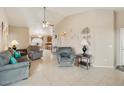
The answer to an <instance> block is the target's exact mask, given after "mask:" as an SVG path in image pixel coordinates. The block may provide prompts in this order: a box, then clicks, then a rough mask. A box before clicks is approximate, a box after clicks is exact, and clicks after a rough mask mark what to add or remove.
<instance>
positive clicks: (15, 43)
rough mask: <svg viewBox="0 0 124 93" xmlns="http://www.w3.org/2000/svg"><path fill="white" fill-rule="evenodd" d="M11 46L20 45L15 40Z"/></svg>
mask: <svg viewBox="0 0 124 93" xmlns="http://www.w3.org/2000/svg"><path fill="white" fill-rule="evenodd" d="M10 45H11V46H13V45H19V43H18V42H17V41H16V40H13V41H12V42H11V43H10Z"/></svg>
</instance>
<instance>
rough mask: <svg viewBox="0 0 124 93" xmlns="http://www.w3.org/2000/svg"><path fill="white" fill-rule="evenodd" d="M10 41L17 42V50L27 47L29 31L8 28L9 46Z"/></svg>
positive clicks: (12, 27) (24, 28) (23, 28)
mask: <svg viewBox="0 0 124 93" xmlns="http://www.w3.org/2000/svg"><path fill="white" fill-rule="evenodd" d="M12 40H17V41H18V42H19V45H18V48H20V49H23V48H27V47H28V45H29V29H28V28H27V27H17V26H9V44H10V43H11V41H12Z"/></svg>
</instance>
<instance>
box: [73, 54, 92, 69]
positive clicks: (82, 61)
mask: <svg viewBox="0 0 124 93" xmlns="http://www.w3.org/2000/svg"><path fill="white" fill-rule="evenodd" d="M90 59H91V55H89V54H87V55H85V56H84V55H82V54H77V55H76V56H75V65H76V66H79V65H83V66H86V67H87V70H88V69H89V68H90V65H91V62H90Z"/></svg>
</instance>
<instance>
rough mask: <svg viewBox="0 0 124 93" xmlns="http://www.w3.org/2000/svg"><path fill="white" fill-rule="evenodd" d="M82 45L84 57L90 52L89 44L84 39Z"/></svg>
mask: <svg viewBox="0 0 124 93" xmlns="http://www.w3.org/2000/svg"><path fill="white" fill-rule="evenodd" d="M81 45H82V46H83V47H82V50H83V55H84V56H86V51H87V50H88V45H89V44H88V42H87V40H86V39H83V40H82V42H81Z"/></svg>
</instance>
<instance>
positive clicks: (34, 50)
mask: <svg viewBox="0 0 124 93" xmlns="http://www.w3.org/2000/svg"><path fill="white" fill-rule="evenodd" d="M27 53H28V57H29V58H30V59H31V60H36V59H40V58H41V57H42V56H43V50H40V47H39V46H36V45H34V46H29V47H28V48H27Z"/></svg>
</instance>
